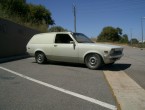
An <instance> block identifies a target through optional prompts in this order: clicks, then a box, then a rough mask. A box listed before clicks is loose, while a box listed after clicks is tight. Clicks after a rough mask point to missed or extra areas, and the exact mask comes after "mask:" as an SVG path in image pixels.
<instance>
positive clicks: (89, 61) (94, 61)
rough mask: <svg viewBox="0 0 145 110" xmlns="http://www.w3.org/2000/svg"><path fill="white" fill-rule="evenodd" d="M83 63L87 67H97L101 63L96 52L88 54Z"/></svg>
mask: <svg viewBox="0 0 145 110" xmlns="http://www.w3.org/2000/svg"><path fill="white" fill-rule="evenodd" d="M85 64H86V66H87V67H88V68H89V69H93V70H94V69H98V68H99V67H100V66H101V64H102V59H101V56H100V55H98V54H89V55H87V56H86V58H85Z"/></svg>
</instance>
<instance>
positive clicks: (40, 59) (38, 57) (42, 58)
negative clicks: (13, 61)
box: [35, 52, 46, 64]
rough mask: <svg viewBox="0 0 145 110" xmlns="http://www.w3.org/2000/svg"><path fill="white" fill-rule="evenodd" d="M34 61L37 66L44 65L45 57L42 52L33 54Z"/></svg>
mask: <svg viewBox="0 0 145 110" xmlns="http://www.w3.org/2000/svg"><path fill="white" fill-rule="evenodd" d="M35 60H36V62H37V63H38V64H43V63H46V56H45V54H44V53H42V52H37V53H36V54H35Z"/></svg>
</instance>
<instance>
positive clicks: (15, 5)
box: [0, 0, 54, 31]
mask: <svg viewBox="0 0 145 110" xmlns="http://www.w3.org/2000/svg"><path fill="white" fill-rule="evenodd" d="M0 10H2V11H3V12H4V13H3V14H0V17H4V16H5V17H6V18H8V19H10V20H12V21H14V22H16V23H19V24H26V25H27V24H28V26H29V27H31V26H32V27H33V26H34V27H38V29H39V28H41V29H39V30H41V31H46V30H47V28H48V26H49V25H53V24H54V20H53V19H52V18H51V13H50V11H49V10H47V9H46V8H45V7H44V6H42V5H33V4H27V3H26V0H0ZM4 14H5V15H4ZM42 27H43V28H42ZM43 29H44V30H43Z"/></svg>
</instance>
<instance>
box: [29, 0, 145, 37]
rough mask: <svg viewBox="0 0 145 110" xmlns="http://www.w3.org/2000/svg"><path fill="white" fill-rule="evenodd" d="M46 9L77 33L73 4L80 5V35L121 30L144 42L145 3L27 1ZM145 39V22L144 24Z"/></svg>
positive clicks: (57, 21)
mask: <svg viewBox="0 0 145 110" xmlns="http://www.w3.org/2000/svg"><path fill="white" fill-rule="evenodd" d="M27 2H28V3H33V4H41V5H44V6H45V7H46V8H47V9H49V10H50V12H51V13H52V18H53V19H54V20H55V24H56V25H58V26H62V27H64V28H66V29H68V30H70V31H74V18H73V4H75V5H76V15H77V32H82V33H84V34H86V35H87V36H89V37H96V36H98V35H99V33H100V32H101V30H102V29H103V28H104V27H106V26H113V27H120V28H122V29H123V34H127V35H128V36H129V39H130V38H131V37H130V36H131V32H132V37H133V38H137V39H138V40H141V17H145V0H27ZM143 26H144V39H145V19H144V20H143Z"/></svg>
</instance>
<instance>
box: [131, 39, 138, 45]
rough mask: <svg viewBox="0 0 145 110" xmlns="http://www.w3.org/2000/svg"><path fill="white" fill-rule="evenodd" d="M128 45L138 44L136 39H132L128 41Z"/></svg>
mask: <svg viewBox="0 0 145 110" xmlns="http://www.w3.org/2000/svg"><path fill="white" fill-rule="evenodd" d="M130 43H132V44H138V43H139V41H138V40H137V39H136V38H132V39H131V40H130Z"/></svg>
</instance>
